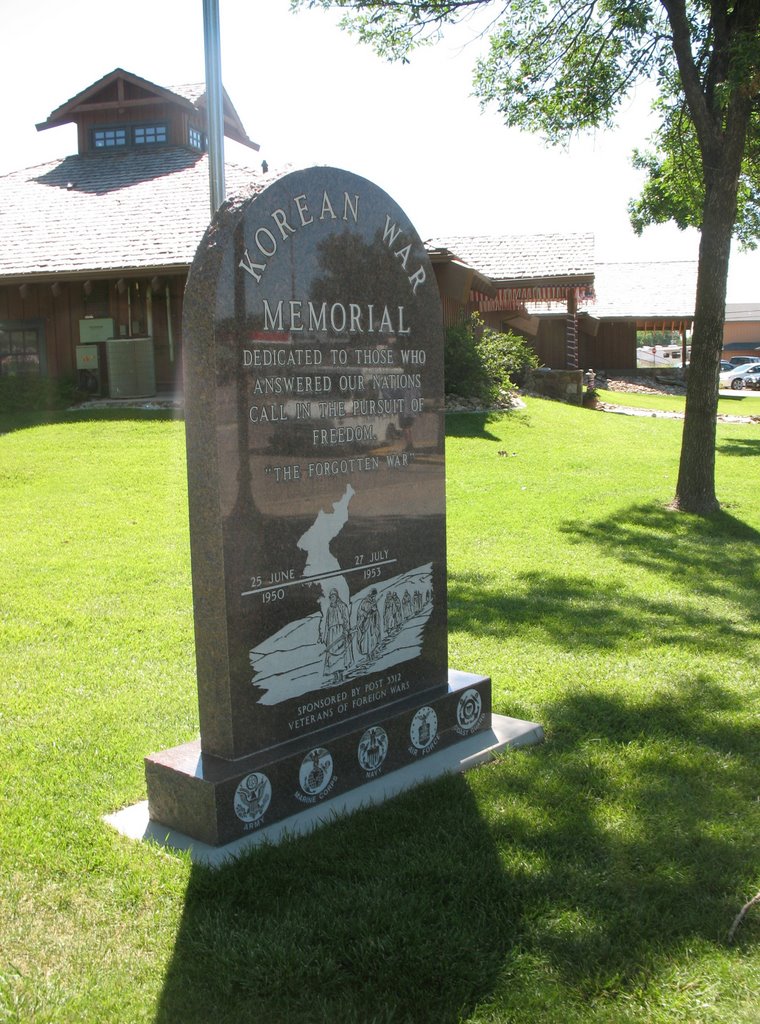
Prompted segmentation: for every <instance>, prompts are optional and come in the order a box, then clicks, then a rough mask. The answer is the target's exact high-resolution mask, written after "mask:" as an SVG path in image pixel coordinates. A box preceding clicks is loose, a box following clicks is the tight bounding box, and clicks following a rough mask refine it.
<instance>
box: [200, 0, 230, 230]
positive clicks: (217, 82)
mask: <svg viewBox="0 0 760 1024" xmlns="http://www.w3.org/2000/svg"><path fill="white" fill-rule="evenodd" d="M219 40H220V36H219V0H203V47H204V52H205V55H206V110H207V111H208V177H209V187H210V193H211V216H212V217H213V216H214V214H215V213H216V211H217V210H218V209H219V207H220V206H221V205H222V203H223V202H224V199H225V196H226V192H225V188H224V105H223V100H222V58H221V46H220V41H219Z"/></svg>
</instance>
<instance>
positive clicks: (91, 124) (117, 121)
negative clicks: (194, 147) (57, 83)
mask: <svg viewBox="0 0 760 1024" xmlns="http://www.w3.org/2000/svg"><path fill="white" fill-rule="evenodd" d="M197 120H198V118H196V117H193V118H192V123H193V127H196V122H197ZM200 122H201V123H202V117H200ZM77 124H78V136H79V138H78V141H79V152H80V153H92V152H97V153H102V152H104V150H101V149H98V150H95V149H94V147H93V145H92V130H93V128H115V127H120V126H122V125H127V124H129V125H133V124H165V125H166V129H167V137H166V142H167V144H168V145H170V146H187V145H188V134H187V128H188V116H187V113H186V112H185V111H183V110H181V109H180V108H179V107H178V106H177V105H176V104H173V103H151V104H150V105H149V106H148V105H146V106H142V107H125V108H123V110H122V112H121V113H120V112H119V111H118V110H103V111H98V110H88V111H83V112H81V113H79V114H78V115H77ZM126 148H129V147H126V146H118V147H114V148H109V149H107V150H105V152H108V153H123V152H124V150H125V149H126ZM132 148H134V147H132Z"/></svg>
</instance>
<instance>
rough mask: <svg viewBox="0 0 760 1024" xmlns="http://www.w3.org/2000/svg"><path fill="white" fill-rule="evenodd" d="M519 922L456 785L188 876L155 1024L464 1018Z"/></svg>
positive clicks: (485, 834)
mask: <svg viewBox="0 0 760 1024" xmlns="http://www.w3.org/2000/svg"><path fill="white" fill-rule="evenodd" d="M518 912H519V911H518V909H517V908H516V907H515V906H514V901H513V895H512V893H511V892H510V888H509V885H508V882H507V879H506V877H505V875H504V873H503V871H502V870H501V866H500V863H499V856H498V850H497V849H496V847H495V846H494V843H493V840H492V838H491V836H490V834H489V831H488V829H487V827H486V826H485V824H484V822H483V820H482V817H481V814H480V811H479V808H478V804H477V802H476V800H475V799H474V797H473V795H472V793H471V791H470V789H469V788H468V786H467V784H466V782H465V781H464V779H463V778H462V777H461V776H454V777H451V778H447V779H444V780H442V781H441V782H440V783H439V784H436V785H435V786H433V787H431V786H423V787H421V788H419V789H417V790H415V791H413V792H411V793H409V794H407V795H406V796H404V797H402V798H400V799H397V800H394V801H392V802H391V803H389V804H385V805H383V806H381V807H377V808H375V809H373V810H371V811H365V812H362V813H360V814H357V815H355V816H354V817H352V818H350V819H346V820H342V821H336V822H335V823H333V824H332V825H331V826H329V827H328V828H325V829H323V830H321V831H320V832H317V833H315V834H313V835H311V836H309V837H306V838H303V839H300V840H294V841H290V842H287V843H286V844H284V845H283V846H280V847H278V848H271V847H270V848H264V849H260V850H256V851H253V853H252V855H251V856H249V857H246V858H245V859H243V860H242V861H240V862H239V863H237V864H234V865H231V866H227V867H225V868H224V869H222V870H221V871H218V872H216V873H215V872H212V871H210V870H206V869H202V868H194V869H193V871H192V874H191V878H190V882H189V885H188V889H187V895H186V900H185V908H184V915H183V919H182V922H181V925H180V928H179V931H178V934H177V939H176V945H175V949H174V956H173V960H172V963H171V966H170V968H169V971H168V974H167V977H166V981H165V987H164V991H163V995H162V1000H161V1005H160V1007H159V1010H158V1013H157V1016H156V1022H157V1024H176V1022H177V1021H183V1022H198V1024H200V1022H203V1024H207V1022H208V1021H213V1022H215V1024H221V1022H226V1021H236V1022H237V1021H241V1020H257V1021H259V1020H260V1021H262V1022H263V1021H266V1022H267V1024H278V1022H283V1024H286V1022H287V1024H297V1022H304V1024H306V1022H309V1024H313V1022H316V1021H324V1022H338V1021H341V1022H348V1021H355V1022H357V1024H374V1022H377V1024H379V1022H386V1021H410V1022H411V1021H414V1022H424V1021H431V1022H432V1021H436V1022H438V1024H445V1022H455V1021H457V1020H459V1015H460V1013H461V1012H464V1011H466V1009H467V1008H471V1007H472V1006H474V1005H475V1003H476V1002H477V1001H478V1000H479V999H480V998H482V997H483V996H484V995H485V994H487V993H488V992H489V991H491V989H492V988H493V986H494V984H495V980H496V977H497V974H498V972H499V969H500V966H501V963H502V960H503V956H504V951H505V949H506V948H507V946H508V944H509V942H510V933H511V922H512V921H513V920H514V917H515V914H516V913H518Z"/></svg>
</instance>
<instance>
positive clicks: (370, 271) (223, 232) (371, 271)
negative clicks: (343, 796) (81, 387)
mask: <svg viewBox="0 0 760 1024" xmlns="http://www.w3.org/2000/svg"><path fill="white" fill-rule="evenodd" d="M183 333H184V344H185V409H186V433H187V464H188V488H189V509H190V537H191V554H192V574H193V604H194V616H195V638H196V660H197V681H198V699H199V710H200V727H201V729H200V732H201V735H200V740H199V741H196V742H192V743H188V744H185V745H183V746H180V747H177V748H174V749H172V750H167V751H163V752H162V753H159V754H155V755H152V756H150V757H149V758H147V759H146V777H147V785H148V806H149V813H150V817H151V819H152V820H154V821H157V822H160V823H161V824H162V825H165V826H168V827H171V828H173V829H177V830H179V831H180V832H183V833H185V834H187V835H189V836H191V837H194V838H196V839H200V840H202V841H203V842H205V843H210V844H214V845H219V844H224V843H227V842H229V841H231V840H234V839H237V838H238V837H240V836H243V835H245V834H246V833H249V832H251V831H255V830H258V829H261V828H263V827H266V826H267V825H269V824H271V823H273V822H276V821H278V820H281V819H283V818H287V817H288V816H290V815H293V814H295V813H297V812H298V811H300V810H302V809H303V808H304V807H308V806H310V805H314V804H316V803H318V802H320V801H324V800H328V799H330V798H331V797H333V796H336V795H337V794H340V793H341V792H345V791H346V790H348V789H352V788H355V787H358V786H361V785H362V784H363V783H365V782H367V781H368V780H371V779H374V778H377V777H378V776H380V775H382V774H383V773H390V772H392V771H394V769H397V768H401V767H403V766H404V765H407V764H410V763H411V762H414V761H415V760H417V759H420V758H425V757H426V756H427V755H428V754H430V753H432V752H433V751H435V750H438V749H440V748H442V747H443V746H446V745H448V744H454V743H456V742H457V741H458V740H460V739H462V738H463V737H468V736H472V735H473V734H475V733H478V732H479V731H481V730H487V729H488V728H489V727H490V722H491V695H490V680H488V679H487V678H485V677H482V676H478V675H473V674H467V673H457V672H450V671H449V669H448V662H447V617H446V532H445V531H446V522H445V478H444V475H445V465H444V402H443V327H442V322H441V305H440V299H439V295H438V289H437V285H436V280H435V276H434V274H433V270H432V267H431V264H430V261H429V258H428V256H427V254H426V252H425V249H424V246H423V244H422V242H421V240H420V238H419V236H418V235H417V233H416V232H415V230H414V228H413V227H412V225H411V224H410V223H409V220H408V219H407V217H406V216H405V215H404V213H403V212H402V210H401V209H400V208H399V207H398V205H397V204H396V203H395V202H394V201H393V200H392V199H391V198H390V197H389V196H388V195H387V194H386V193H385V192H383V191H382V190H381V189H380V188H378V187H377V186H376V185H374V184H372V183H371V182H369V181H367V180H365V179H363V178H360V177H357V176H356V175H354V174H351V173H349V172H346V171H342V170H337V169H334V168H330V167H315V168H311V169H308V170H302V171H295V172H292V173H289V174H286V175H284V176H281V177H277V178H273V179H270V180H269V182H268V183H267V184H266V186H263V185H262V186H261V187H260V188H258V190H257V191H256V192H255V193H254V194H253V195H251V196H249V197H247V198H246V199H243V200H238V201H228V202H227V203H225V204H224V205H223V206H222V208H221V209H220V211H219V212H218V213H217V215H216V216H215V218H214V220H213V221H212V223H211V225H210V227H209V229H208V231H207V232H206V234H205V236H204V238H203V241H202V242H201V245H200V247H199V249H198V252H197V255H196V258H195V261H194V263H193V266H192V269H191V273H190V277H189V280H188V286H187V292H186V298H185V319H184V332H183Z"/></svg>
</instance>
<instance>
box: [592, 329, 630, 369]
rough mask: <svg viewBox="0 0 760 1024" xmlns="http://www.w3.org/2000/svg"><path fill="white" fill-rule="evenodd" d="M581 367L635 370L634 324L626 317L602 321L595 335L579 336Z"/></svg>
mask: <svg viewBox="0 0 760 1024" xmlns="http://www.w3.org/2000/svg"><path fill="white" fill-rule="evenodd" d="M579 348H580V353H579V360H580V368H581V369H582V370H590V369H594V370H635V369H636V324H635V323H634V322H633V321H630V320H603V321H602V322H601V323H600V324H599V330H598V331H597V333H596V336H595V337H592V336H591V335H590V334H584V333H583V332H582V331H581V333H580V335H579Z"/></svg>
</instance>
